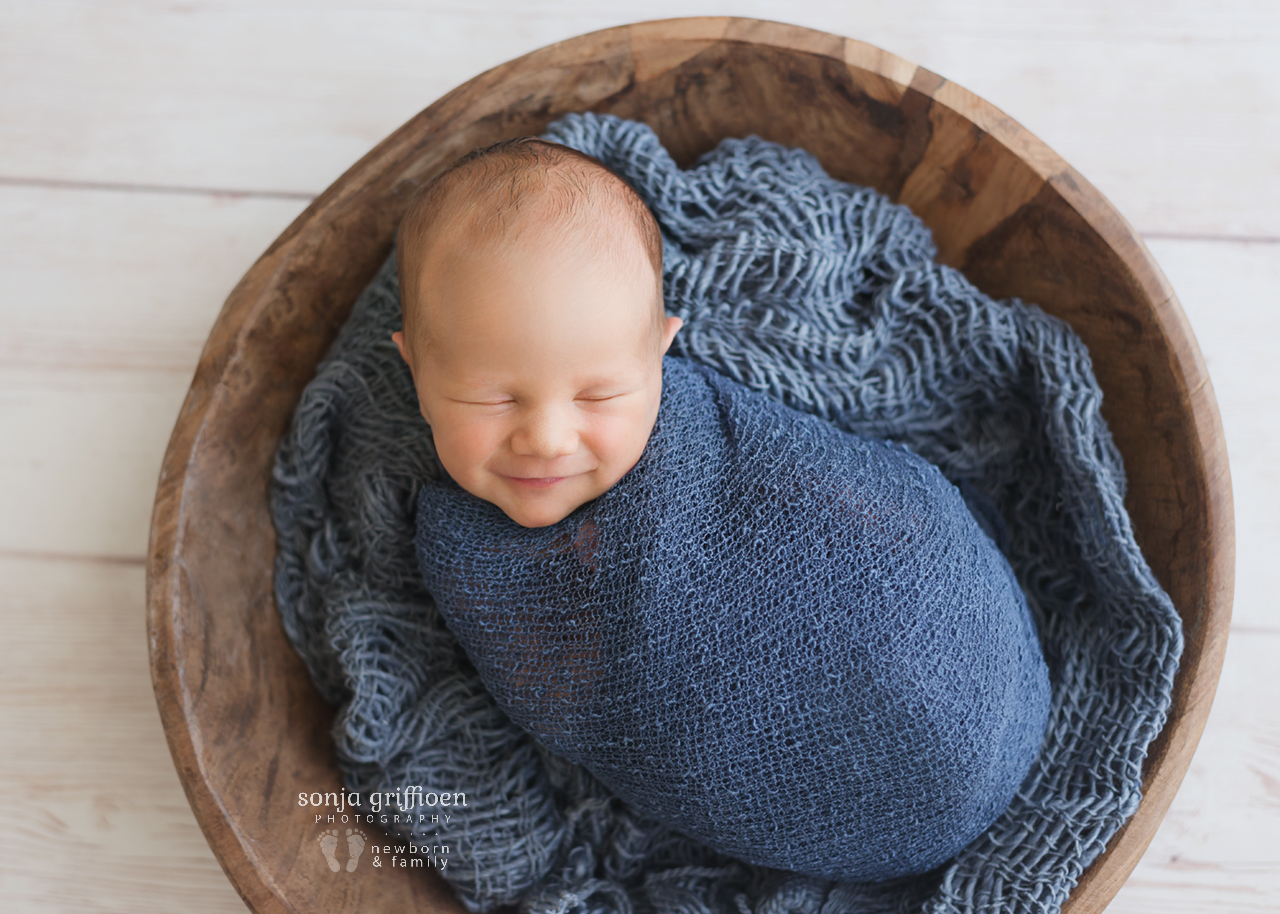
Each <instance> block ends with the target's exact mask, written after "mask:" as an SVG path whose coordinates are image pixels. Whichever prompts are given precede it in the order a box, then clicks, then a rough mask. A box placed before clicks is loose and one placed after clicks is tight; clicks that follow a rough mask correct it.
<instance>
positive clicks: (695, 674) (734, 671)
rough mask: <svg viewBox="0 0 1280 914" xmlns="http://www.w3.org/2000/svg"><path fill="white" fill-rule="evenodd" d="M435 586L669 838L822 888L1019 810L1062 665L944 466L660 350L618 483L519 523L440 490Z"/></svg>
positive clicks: (893, 866) (420, 542) (517, 693)
mask: <svg viewBox="0 0 1280 914" xmlns="http://www.w3.org/2000/svg"><path fill="white" fill-rule="evenodd" d="M417 527H418V534H417V550H418V561H419V563H420V566H421V568H422V576H423V580H424V581H425V582H426V585H427V590H429V591H430V592H431V595H432V596H433V597H434V598H435V601H436V606H437V607H438V608H439V610H440V612H441V613H442V614H443V615H444V618H445V620H446V622H447V623H448V625H449V628H450V629H451V630H452V631H453V633H454V634H455V635H457V636H458V640H459V641H460V642H461V643H462V646H463V647H464V648H465V649H466V652H467V656H468V657H469V658H470V659H471V662H472V663H473V664H474V665H475V667H476V670H477V671H478V672H479V674H480V678H481V680H483V682H484V684H485V686H486V687H488V689H489V691H490V693H491V694H492V695H493V697H494V699H495V700H496V701H497V703H498V706H499V707H500V708H502V710H503V711H505V712H506V713H507V715H508V716H509V717H511V719H512V720H513V721H515V722H516V723H517V724H519V725H520V726H521V727H523V728H524V729H525V730H528V731H529V732H530V733H532V734H533V735H534V736H536V737H537V738H538V739H539V740H540V741H541V742H542V744H543V745H544V746H546V747H547V748H549V749H550V750H551V751H552V752H554V753H556V754H557V755H560V756H562V757H563V758H566V759H568V760H569V761H571V762H575V763H577V764H580V765H583V766H585V767H586V768H587V770H589V771H590V772H591V773H592V774H594V775H595V776H596V777H598V778H599V779H600V780H601V781H602V782H604V784H605V785H606V786H607V787H608V788H609V789H610V790H611V791H612V792H613V793H614V794H616V795H617V796H619V797H621V798H622V799H623V800H626V801H627V802H628V803H630V804H631V805H632V806H634V807H635V808H636V809H638V810H640V811H642V812H644V813H647V814H649V815H651V816H653V817H654V818H655V819H657V820H659V821H660V822H662V823H663V824H665V825H667V826H668V827H671V828H674V829H676V830H678V831H680V832H683V833H684V834H686V835H689V836H690V837H693V838H696V839H698V840H699V841H702V842H703V843H705V844H707V845H708V846H710V847H712V848H715V849H716V850H719V851H722V852H724V853H726V854H730V855H732V856H734V857H737V858H740V859H742V860H746V861H749V862H751V863H758V864H763V865H766V866H771V867H778V868H781V869H788V870H796V871H799V872H802V873H806V874H809V875H812V876H821V877H824V878H828V879H839V880H843V881H850V880H880V879H888V878H891V877H896V876H903V875H907V874H913V873H924V872H927V871H928V870H931V869H933V868H934V867H936V866H938V865H939V864H941V863H942V862H943V861H945V860H947V859H949V858H950V857H952V856H954V855H955V854H956V852H957V851H959V850H960V849H961V848H962V847H964V846H965V845H966V844H968V843H969V842H970V841H972V840H973V839H974V838H976V837H978V835H980V834H981V833H982V832H984V831H985V830H986V829H987V827H988V826H989V825H990V824H991V823H992V822H993V821H995V818H996V816H998V815H999V814H1000V812H1001V811H1002V810H1003V809H1004V808H1005V806H1007V805H1008V803H1009V800H1010V799H1011V798H1012V797H1013V792H1014V791H1015V790H1016V789H1017V787H1018V785H1019V784H1020V783H1021V782H1022V779H1023V777H1024V776H1025V775H1026V773H1027V769H1028V768H1029V767H1030V766H1031V762H1032V760H1033V759H1034V758H1035V754H1036V750H1037V749H1039V748H1040V738H1041V736H1042V735H1043V733H1044V725H1045V719H1046V717H1047V716H1048V713H1049V676H1048V671H1047V669H1046V668H1045V664H1044V658H1043V657H1042V656H1041V653H1040V643H1039V640H1038V637H1037V635H1036V630H1035V626H1034V624H1033V623H1032V621H1031V616H1030V613H1029V612H1028V610H1027V604H1026V600H1025V599H1024V598H1023V596H1022V592H1021V591H1020V590H1019V589H1018V583H1017V581H1016V580H1015V579H1014V577H1013V572H1012V571H1011V570H1010V568H1009V563H1008V562H1007V561H1005V558H1004V556H1003V555H1001V554H1000V551H999V550H998V549H997V548H996V546H995V544H994V543H993V542H992V541H991V540H990V539H989V538H988V537H987V535H986V534H985V533H984V532H983V531H982V529H981V528H980V527H979V525H978V524H977V523H976V522H975V520H974V518H973V517H972V516H971V515H970V513H969V511H968V509H967V508H966V506H965V503H964V501H963V500H962V499H961V496H960V493H959V492H958V491H957V489H956V487H955V486H953V485H951V483H949V482H947V480H946V478H945V477H943V475H942V474H941V473H940V472H939V471H938V469H937V467H935V466H933V465H932V464H930V463H928V462H926V461H924V460H922V459H921V458H919V457H917V456H916V455H915V454H912V453H911V452H910V451H908V450H907V449H905V448H903V447H902V446H901V445H896V444H888V443H884V442H879V441H874V440H871V439H867V438H863V437H860V436H857V435H853V434H850V433H848V432H844V431H841V430H840V429H837V428H836V427H835V426H834V425H831V424H830V423H828V422H825V421H823V420H822V419H819V418H817V417H815V416H811V415H808V414H805V413H800V412H797V411H796V410H793V409H791V408H790V407H787V406H784V405H783V404H781V403H778V402H777V401H776V400H771V399H770V398H768V397H766V396H765V395H764V394H761V393H758V392H756V391H753V390H750V389H749V388H746V387H743V386H742V385H741V384H737V383H735V382H733V381H731V380H729V379H728V378H725V377H723V376H721V375H718V374H717V373H716V372H714V371H712V370H711V369H709V368H706V367H703V366H700V365H694V364H693V363H690V362H687V361H685V360H684V359H679V358H672V357H670V356H668V357H667V358H666V359H664V364H663V391H662V399H661V404H660V407H659V410H658V417H657V422H656V423H655V425H654V429H653V433H652V435H651V436H650V438H649V441H648V442H647V444H646V445H645V449H644V452H643V454H642V455H641V457H640V459H639V461H638V462H637V463H636V465H635V466H634V467H633V468H632V469H631V470H630V471H629V472H628V473H627V474H626V475H625V476H623V477H622V479H620V480H619V481H618V482H617V483H616V484H615V485H614V486H613V487H612V488H611V489H609V491H607V492H605V493H604V494H603V495H601V496H599V497H598V498H596V499H594V500H593V501H591V502H588V503H587V504H585V505H583V506H582V507H580V508H578V509H577V510H576V511H574V512H573V513H572V514H570V515H569V516H568V517H566V518H565V519H563V520H561V521H560V522H559V523H556V524H552V525H550V526H547V527H541V528H536V529H526V528H524V527H521V526H520V525H518V524H517V523H515V522H514V521H512V520H511V519H510V518H508V517H507V516H506V515H505V514H504V513H503V512H502V511H501V509H499V508H497V507H496V506H494V505H492V504H490V503H488V502H486V501H483V500H482V499H480V498H477V497H476V496H474V495H471V494H470V493H468V492H466V491H465V490H463V489H462V488H460V487H459V486H457V485H456V484H455V483H453V482H452V480H450V479H448V477H445V478H443V479H441V480H439V481H436V482H433V483H430V484H428V485H425V486H423V488H422V492H421V494H420V495H419V498H418V520H417Z"/></svg>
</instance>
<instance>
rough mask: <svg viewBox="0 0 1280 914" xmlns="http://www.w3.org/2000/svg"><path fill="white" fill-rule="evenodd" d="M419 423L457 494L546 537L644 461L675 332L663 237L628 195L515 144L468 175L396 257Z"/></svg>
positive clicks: (555, 153)
mask: <svg viewBox="0 0 1280 914" xmlns="http://www.w3.org/2000/svg"><path fill="white" fill-rule="evenodd" d="M397 257H398V266H399V272H400V296H401V303H402V306H403V310H404V329H403V331H402V332H400V333H396V334H394V335H393V337H392V338H393V339H394V340H395V343H396V345H397V346H398V347H399V349H400V354H401V355H402V356H403V357H404V360H405V361H406V362H408V364H409V368H410V369H411V370H412V372H413V382H414V386H415V387H416V388H417V391H418V401H419V403H420V404H421V407H422V415H423V418H425V419H426V420H427V423H428V424H429V425H430V426H431V432H432V437H433V439H434V441H435V447H436V453H437V454H438V455H439V457H440V462H441V463H442V464H443V465H444V468H445V469H446V470H447V471H448V473H449V475H450V476H451V477H452V478H453V480H454V481H455V482H456V483H458V485H460V486H462V488H464V489H466V490H467V491H468V492H470V493H472V494H473V495H476V496H478V497H480V498H483V499H484V500H485V501H489V502H492V503H493V504H495V505H497V506H498V507H499V508H501V509H502V510H503V511H504V512H506V514H507V516H508V517H510V518H511V519H512V520H514V521H515V522H516V523H518V524H521V525H523V526H526V527H543V526H546V525H548V524H553V523H555V522H556V521H559V520H561V519H562V518H564V517H566V516H567V515H568V514H569V513H570V512H572V511H573V510H574V509H575V508H577V507H578V506H579V505H582V504H585V503H586V502H588V501H590V500H591V499H593V498H595V497H596V496H597V495H600V494H601V493H603V492H605V491H606V490H607V489H609V487H610V486H612V485H613V484H614V483H615V482H617V481H618V480H619V479H621V478H622V476H623V475H624V474H625V473H626V472H627V471H628V470H630V469H631V467H633V466H634V465H635V463H636V461H637V460H638V459H639V458H640V454H641V452H642V451H643V450H644V446H645V442H647V441H648V440H649V434H650V432H652V431H653V424H654V420H655V419H656V418H657V415H658V401H659V397H660V395H661V392H662V356H663V354H664V353H665V352H666V351H667V348H668V347H669V346H670V345H671V340H672V337H674V336H675V333H676V331H677V330H678V329H679V328H680V323H681V322H680V319H679V318H676V317H667V316H666V313H665V311H664V310H663V304H662V236H661V234H660V232H659V230H658V225H657V223H656V221H655V220H654V218H653V215H652V214H651V213H650V212H649V210H648V208H647V207H646V206H645V205H644V202H643V201H642V200H641V199H640V197H639V196H638V195H637V194H636V193H635V191H634V190H632V189H631V188H630V187H629V186H628V185H627V184H626V183H625V182H624V181H622V179H620V178H618V177H617V176H616V175H614V174H613V173H612V172H611V171H609V170H608V169H607V168H605V166H604V165H602V164H600V163H599V162H597V161H596V160H595V159H593V158H591V157H590V156H586V155H583V154H582V153H579V152H577V151H576V150H572V149H569V148H568V147H565V146H560V145H558V144H555V143H547V142H545V141H542V140H537V139H533V138H530V137H524V138H521V139H518V140H509V141H506V142H504V143H499V144H497V145H495V146H490V147H488V148H487V149H483V150H479V151H477V152H474V153H472V154H471V155H469V156H467V157H465V158H463V159H461V160H460V161H459V162H458V163H456V164H455V165H453V166H452V167H451V168H450V169H449V170H448V171H446V172H445V173H444V174H442V175H441V176H440V177H439V178H437V179H436V180H435V181H434V182H433V183H432V184H430V185H428V187H426V188H425V189H424V190H423V191H422V193H421V194H420V195H419V196H418V197H417V198H416V199H415V201H414V202H413V203H412V204H411V205H410V208H409V212H408V213H407V214H406V215H405V218H404V221H403V222H402V223H401V225H400V233H399V236H398V239H397Z"/></svg>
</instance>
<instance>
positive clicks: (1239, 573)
mask: <svg viewBox="0 0 1280 914" xmlns="http://www.w3.org/2000/svg"><path fill="white" fill-rule="evenodd" d="M1148 246H1149V247H1150V249H1151V252H1152V254H1154V255H1155V257H1156V260H1157V261H1159V263H1160V264H1161V265H1162V266H1163V268H1164V271H1165V273H1166V275H1167V276H1168V277H1169V281H1170V283H1171V284H1172V285H1173V288H1174V291H1175V292H1177V294H1178V298H1179V300H1180V301H1181V302H1182V306H1183V310H1185V311H1186V313H1187V317H1188V319H1189V320H1190V321H1191V326H1192V329H1193V330H1194V332H1195V334H1196V339H1197V340H1198V341H1199V343H1200V348H1201V351H1202V352H1203V353H1204V357H1205V363H1206V365H1207V366H1208V368H1209V376H1210V378H1211V379H1212V381H1213V389H1214V393H1215V395H1216V396H1217V400H1218V408H1219V410H1220V411H1221V413H1222V425H1223V430H1224V432H1225V434H1226V438H1227V456H1228V459H1229V461H1230V464H1231V485H1232V488H1233V490H1234V491H1233V501H1234V504H1235V516H1236V592H1235V605H1234V610H1233V615H1232V621H1233V624H1234V625H1235V626H1236V627H1238V628H1253V629H1268V630H1271V631H1280V614H1277V613H1276V605H1277V604H1276V594H1277V593H1280V563H1277V562H1276V556H1277V555H1280V466H1278V465H1277V463H1276V455H1278V454H1280V424H1277V421H1276V420H1277V417H1280V372H1277V371H1276V345H1277V342H1278V341H1280V244H1259V243H1254V244H1240V243H1221V242H1197V241H1175V240H1170V239H1151V240H1149V242H1148ZM1278 668H1280V667H1278ZM1275 684H1276V686H1277V688H1275V689H1273V692H1272V694H1276V695H1280V677H1277V681H1276V683H1275ZM1278 846H1280V843H1278Z"/></svg>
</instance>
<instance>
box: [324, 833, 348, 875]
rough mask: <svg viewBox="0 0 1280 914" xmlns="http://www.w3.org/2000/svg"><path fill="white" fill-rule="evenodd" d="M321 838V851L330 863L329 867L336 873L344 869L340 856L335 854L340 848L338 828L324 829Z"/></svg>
mask: <svg viewBox="0 0 1280 914" xmlns="http://www.w3.org/2000/svg"><path fill="white" fill-rule="evenodd" d="M319 840H320V853H322V854H324V859H325V862H326V863H328V864H329V869H330V870H332V871H333V872H335V873H336V872H338V870H340V869H342V864H341V863H339V862H338V858H337V857H335V856H334V854H333V852H334V851H336V850H337V849H338V830H337V829H336V828H334V829H329V830H327V831H322V832H321V833H320V839H319ZM353 869H354V867H353Z"/></svg>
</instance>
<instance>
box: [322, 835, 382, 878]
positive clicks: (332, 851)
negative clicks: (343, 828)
mask: <svg viewBox="0 0 1280 914" xmlns="http://www.w3.org/2000/svg"><path fill="white" fill-rule="evenodd" d="M341 837H342V833H341V832H339V831H338V829H336V828H329V829H325V830H324V831H322V832H321V833H320V837H319V838H317V839H316V840H317V841H319V842H320V853H322V854H324V862H325V863H327V864H328V865H329V870H330V872H334V873H338V872H341V871H342V864H341V863H339V862H338V855H337V850H338V839H339V838H341ZM368 837H369V836H368V835H366V834H365V833H364V832H362V831H361V830H360V829H358V828H348V829H347V872H348V873H354V872H355V871H356V867H357V866H359V865H360V855H361V854H363V853H364V846H365V843H366V842H367V839H368Z"/></svg>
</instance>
